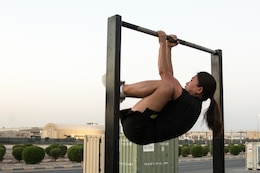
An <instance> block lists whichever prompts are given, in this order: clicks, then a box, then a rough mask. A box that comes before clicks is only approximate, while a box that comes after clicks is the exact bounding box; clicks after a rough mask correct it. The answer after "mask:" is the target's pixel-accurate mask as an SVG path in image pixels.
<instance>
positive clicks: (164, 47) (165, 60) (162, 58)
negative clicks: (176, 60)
mask: <svg viewBox="0 0 260 173" xmlns="http://www.w3.org/2000/svg"><path fill="white" fill-rule="evenodd" d="M158 36H159V44H160V47H159V57H158V69H159V74H160V76H161V78H162V79H164V78H168V77H173V68H172V61H171V48H172V47H174V46H176V45H177V43H170V42H168V41H167V40H166V34H165V32H163V31H158ZM171 36H172V37H173V38H174V39H177V37H176V36H175V35H171Z"/></svg>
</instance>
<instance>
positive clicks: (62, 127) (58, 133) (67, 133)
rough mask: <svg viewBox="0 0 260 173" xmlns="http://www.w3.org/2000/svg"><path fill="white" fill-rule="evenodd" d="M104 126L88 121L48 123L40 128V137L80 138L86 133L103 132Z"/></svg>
mask: <svg viewBox="0 0 260 173" xmlns="http://www.w3.org/2000/svg"><path fill="white" fill-rule="evenodd" d="M103 133H104V126H100V125H96V124H95V123H88V124H86V125H71V124H56V123H48V124H46V125H45V126H44V127H43V129H42V135H41V137H42V138H55V139H57V138H59V139H63V138H76V139H81V138H83V137H84V136H85V135H86V134H103Z"/></svg>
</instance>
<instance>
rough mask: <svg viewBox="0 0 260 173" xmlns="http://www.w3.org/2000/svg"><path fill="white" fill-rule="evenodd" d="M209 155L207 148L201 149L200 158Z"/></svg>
mask: <svg viewBox="0 0 260 173" xmlns="http://www.w3.org/2000/svg"><path fill="white" fill-rule="evenodd" d="M208 153H209V146H204V147H203V148H202V156H207V155H208Z"/></svg>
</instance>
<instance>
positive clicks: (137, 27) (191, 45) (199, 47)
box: [122, 21, 217, 54]
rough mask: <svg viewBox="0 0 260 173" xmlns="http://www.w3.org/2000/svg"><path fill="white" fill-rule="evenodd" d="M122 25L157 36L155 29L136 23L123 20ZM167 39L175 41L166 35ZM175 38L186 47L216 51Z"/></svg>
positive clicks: (209, 51) (210, 51) (213, 52)
mask: <svg viewBox="0 0 260 173" xmlns="http://www.w3.org/2000/svg"><path fill="white" fill-rule="evenodd" d="M122 26H123V27H126V28H128V29H132V30H135V31H139V32H143V33H146V34H149V35H152V36H155V37H158V33H157V32H156V31H153V30H150V29H147V28H144V27H141V26H137V25H134V24H131V23H127V22H124V21H122ZM167 40H169V41H170V42H174V43H175V42H176V41H175V40H173V39H172V37H170V36H167ZM177 40H178V42H179V44H182V45H185V46H188V47H192V48H195V49H198V50H201V51H204V52H208V53H211V54H216V53H217V51H215V50H211V49H209V48H206V47H203V46H200V45H197V44H194V43H191V42H188V41H185V40H181V39H177Z"/></svg>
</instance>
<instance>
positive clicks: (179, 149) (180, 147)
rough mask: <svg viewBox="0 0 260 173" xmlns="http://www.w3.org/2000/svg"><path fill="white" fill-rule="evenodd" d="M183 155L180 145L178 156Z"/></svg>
mask: <svg viewBox="0 0 260 173" xmlns="http://www.w3.org/2000/svg"><path fill="white" fill-rule="evenodd" d="M180 155H181V146H178V156H180Z"/></svg>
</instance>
